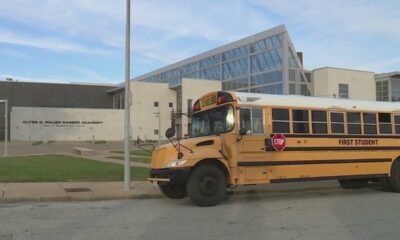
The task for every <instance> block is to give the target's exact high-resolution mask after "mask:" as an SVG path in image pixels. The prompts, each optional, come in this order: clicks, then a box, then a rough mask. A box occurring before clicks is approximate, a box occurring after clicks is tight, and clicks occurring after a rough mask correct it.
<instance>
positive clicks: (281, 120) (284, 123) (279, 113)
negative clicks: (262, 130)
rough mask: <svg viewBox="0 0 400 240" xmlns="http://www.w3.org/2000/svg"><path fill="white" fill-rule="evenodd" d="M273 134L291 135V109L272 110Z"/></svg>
mask: <svg viewBox="0 0 400 240" xmlns="http://www.w3.org/2000/svg"><path fill="white" fill-rule="evenodd" d="M272 132H273V133H290V126H289V109H272Z"/></svg>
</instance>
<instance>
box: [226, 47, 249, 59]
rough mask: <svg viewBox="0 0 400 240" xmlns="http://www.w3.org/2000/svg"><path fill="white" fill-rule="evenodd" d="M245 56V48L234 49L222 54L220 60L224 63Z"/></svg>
mask: <svg viewBox="0 0 400 240" xmlns="http://www.w3.org/2000/svg"><path fill="white" fill-rule="evenodd" d="M246 55H247V48H246V46H243V47H239V48H235V49H232V50H229V51H227V52H224V53H223V54H222V59H223V60H224V61H226V60H229V59H234V58H238V57H244V56H246Z"/></svg>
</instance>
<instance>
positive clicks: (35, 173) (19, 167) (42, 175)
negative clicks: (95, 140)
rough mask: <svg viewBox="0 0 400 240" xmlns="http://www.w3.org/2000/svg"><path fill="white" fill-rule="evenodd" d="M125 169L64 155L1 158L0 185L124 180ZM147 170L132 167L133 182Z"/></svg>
mask: <svg viewBox="0 0 400 240" xmlns="http://www.w3.org/2000/svg"><path fill="white" fill-rule="evenodd" d="M123 170H124V169H123V166H122V165H118V164H113V163H104V162H98V161H94V160H87V159H84V158H79V157H70V156H64V155H43V156H26V157H25V156H24V157H0V182H67V181H122V180H123V178H124V171H123ZM148 171H149V170H148V169H147V168H140V167H132V168H131V175H132V179H145V178H147V177H148Z"/></svg>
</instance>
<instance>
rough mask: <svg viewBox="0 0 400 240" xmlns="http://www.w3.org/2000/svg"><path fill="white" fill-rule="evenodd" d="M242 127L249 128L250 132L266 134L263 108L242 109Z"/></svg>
mask: <svg viewBox="0 0 400 240" xmlns="http://www.w3.org/2000/svg"><path fill="white" fill-rule="evenodd" d="M240 128H244V129H247V131H248V132H249V133H250V134H264V114H263V109H262V108H252V109H249V108H242V109H240Z"/></svg>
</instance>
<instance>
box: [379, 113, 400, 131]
mask: <svg viewBox="0 0 400 240" xmlns="http://www.w3.org/2000/svg"><path fill="white" fill-rule="evenodd" d="M376 114H377V124H378V126H379V127H378V129H379V135H393V133H394V134H396V123H395V121H394V120H395V118H394V116H396V115H394V116H393V117H392V113H388V112H377V113H376ZM380 114H389V119H390V122H389V123H385V122H382V123H381V121H380V117H379V116H380ZM398 116H400V115H398ZM381 124H388V125H390V129H391V132H390V133H382V131H381ZM398 125H400V124H398Z"/></svg>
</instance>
